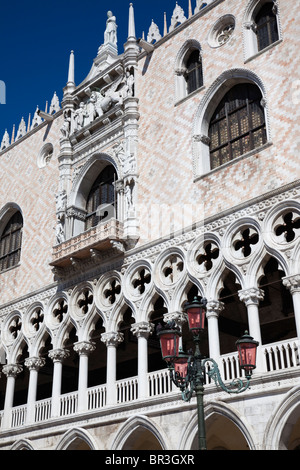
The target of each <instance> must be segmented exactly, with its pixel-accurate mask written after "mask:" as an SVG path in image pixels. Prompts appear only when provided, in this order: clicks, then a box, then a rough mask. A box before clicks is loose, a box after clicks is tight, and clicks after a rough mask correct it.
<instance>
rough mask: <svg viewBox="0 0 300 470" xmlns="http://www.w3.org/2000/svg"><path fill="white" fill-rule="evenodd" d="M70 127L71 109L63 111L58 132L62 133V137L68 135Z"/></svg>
mask: <svg viewBox="0 0 300 470" xmlns="http://www.w3.org/2000/svg"><path fill="white" fill-rule="evenodd" d="M70 129H71V111H65V112H64V123H63V126H62V128H61V129H60V132H61V133H62V135H63V137H69V135H70Z"/></svg>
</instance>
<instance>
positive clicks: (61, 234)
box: [55, 218, 65, 244]
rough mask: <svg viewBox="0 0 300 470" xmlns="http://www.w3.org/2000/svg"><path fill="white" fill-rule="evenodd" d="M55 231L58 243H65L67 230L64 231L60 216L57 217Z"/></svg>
mask: <svg viewBox="0 0 300 470" xmlns="http://www.w3.org/2000/svg"><path fill="white" fill-rule="evenodd" d="M55 232H56V243H57V244H59V243H63V242H64V241H65V231H64V227H63V224H62V222H61V219H60V218H58V219H57V224H56V230H55Z"/></svg>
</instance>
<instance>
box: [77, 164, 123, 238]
mask: <svg viewBox="0 0 300 470" xmlns="http://www.w3.org/2000/svg"><path fill="white" fill-rule="evenodd" d="M115 180H116V172H115V169H114V168H113V166H111V165H108V166H106V167H105V168H104V170H103V171H102V172H101V173H100V175H99V176H98V178H97V179H96V180H95V182H94V184H93V186H92V188H91V190H90V193H89V195H88V198H87V204H86V210H87V215H86V223H85V229H86V230H87V229H89V228H91V227H95V226H96V225H97V224H98V223H99V222H101V221H102V220H103V219H106V220H107V219H109V218H111V217H112V215H113V214H114V215H115V213H116V209H117V207H116V196H115V187H114V182H115Z"/></svg>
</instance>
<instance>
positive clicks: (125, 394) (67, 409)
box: [0, 338, 300, 430]
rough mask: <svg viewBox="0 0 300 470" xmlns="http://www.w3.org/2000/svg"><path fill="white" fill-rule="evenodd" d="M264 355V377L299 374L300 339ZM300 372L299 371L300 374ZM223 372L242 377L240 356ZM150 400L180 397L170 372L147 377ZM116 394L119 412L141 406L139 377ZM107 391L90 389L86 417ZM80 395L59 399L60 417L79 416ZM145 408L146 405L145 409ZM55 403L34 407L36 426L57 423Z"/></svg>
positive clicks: (224, 363)
mask: <svg viewBox="0 0 300 470" xmlns="http://www.w3.org/2000/svg"><path fill="white" fill-rule="evenodd" d="M261 354H262V355H263V361H264V364H263V367H264V371H263V374H264V376H265V377H268V376H270V378H271V375H272V374H275V376H276V380H277V379H278V374H281V373H283V374H284V373H285V372H292V371H295V372H296V371H297V370H299V365H300V361H299V347H298V339H297V338H294V339H290V340H286V341H281V342H280V343H272V344H268V345H264V346H263V347H262V349H261ZM299 371H300V370H299ZM220 372H221V376H222V379H223V380H224V382H225V383H226V382H231V381H232V380H234V379H236V378H240V377H242V373H241V371H240V369H239V361H238V355H237V353H236V352H234V353H230V354H225V355H223V356H221V358H220ZM147 379H148V398H147V401H148V402H149V403H150V404H151V399H153V398H155V397H169V398H170V399H171V398H172V396H173V397H174V396H176V395H177V396H178V394H179V393H180V392H179V390H178V389H177V388H176V386H175V385H174V384H173V383H172V381H171V380H170V376H169V371H168V369H162V370H157V371H154V372H151V373H148V376H147ZM206 385H207V386H209V387H210V389H211V390H212V391H214V392H215V390H216V389H215V385H214V383H212V384H209V383H207V384H206ZM116 390H117V403H116V404H115V405H110V408H111V407H112V406H115V407H116V409H117V408H119V407H120V405H126V404H128V405H130V404H133V403H138V401H139V397H138V377H129V378H127V379H123V380H119V381H117V382H116ZM106 398H107V389H106V384H102V385H97V386H95V387H91V388H89V389H88V405H87V410H86V413H87V414H89V413H92V412H95V411H100V410H103V411H104V412H105V409H106V408H108V406H107V403H106ZM77 406H78V392H77V391H75V392H71V393H67V394H64V395H61V397H60V407H59V417H60V418H67V417H72V416H73V417H74V416H76V414H77V413H78V411H77ZM143 406H145V405H143ZM51 412H52V399H51V398H47V399H45V400H41V401H37V402H36V403H35V413H34V422H35V423H43V422H46V421H49V420H50V419H57V417H56V418H55V417H53V416H52V413H51ZM3 414H4V412H3V411H0V430H1V428H2V429H3V426H2V421H3ZM26 416H27V405H26V404H25V405H21V406H16V407H14V408H12V412H11V421H10V422H11V424H10V427H11V428H22V427H23V426H24V425H25V424H26Z"/></svg>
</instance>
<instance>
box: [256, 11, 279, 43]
mask: <svg viewBox="0 0 300 470" xmlns="http://www.w3.org/2000/svg"><path fill="white" fill-rule="evenodd" d="M255 24H256V34H257V48H258V51H261V50H262V49H265V47H267V46H269V45H270V44H273V42H276V41H278V39H279V35H278V26H277V18H276V13H275V12H274V3H272V2H268V3H266V4H265V5H264V6H263V7H262V8H261V9H260V10H259V12H258V14H257V15H256V17H255Z"/></svg>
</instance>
